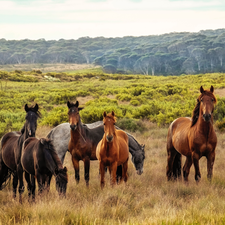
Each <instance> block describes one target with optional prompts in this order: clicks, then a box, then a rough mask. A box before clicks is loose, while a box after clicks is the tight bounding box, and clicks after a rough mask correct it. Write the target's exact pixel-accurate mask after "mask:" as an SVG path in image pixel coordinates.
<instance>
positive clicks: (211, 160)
mask: <svg viewBox="0 0 225 225" xmlns="http://www.w3.org/2000/svg"><path fill="white" fill-rule="evenodd" d="M214 161H215V151H213V152H211V154H208V155H207V178H208V180H209V181H211V180H212V174H213V164H214Z"/></svg>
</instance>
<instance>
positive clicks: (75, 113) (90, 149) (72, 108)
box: [67, 101, 102, 187]
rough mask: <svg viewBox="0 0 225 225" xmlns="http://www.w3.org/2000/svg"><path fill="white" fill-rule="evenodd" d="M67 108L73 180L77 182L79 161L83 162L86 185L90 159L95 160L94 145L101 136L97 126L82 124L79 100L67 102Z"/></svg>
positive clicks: (78, 178)
mask: <svg viewBox="0 0 225 225" xmlns="http://www.w3.org/2000/svg"><path fill="white" fill-rule="evenodd" d="M67 106H68V108H69V111H68V115H69V124H70V140H69V145H68V150H69V152H70V154H71V156H72V162H73V166H74V170H75V180H76V182H77V183H79V180H80V175H79V161H80V160H82V161H83V162H84V178H85V181H86V185H87V187H88V186H89V170H90V160H97V158H96V147H97V145H98V142H99V140H101V138H102V136H101V134H99V132H97V131H98V128H93V129H89V128H88V127H87V126H83V124H82V123H81V120H80V114H79V111H80V110H81V109H82V108H79V107H78V106H79V102H78V101H76V103H75V104H73V103H70V102H69V101H68V102H67Z"/></svg>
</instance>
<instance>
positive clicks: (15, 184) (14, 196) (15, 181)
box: [13, 174, 18, 198]
mask: <svg viewBox="0 0 225 225" xmlns="http://www.w3.org/2000/svg"><path fill="white" fill-rule="evenodd" d="M17 185H18V176H17V174H13V198H16V189H17Z"/></svg>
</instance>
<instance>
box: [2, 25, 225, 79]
mask: <svg viewBox="0 0 225 225" xmlns="http://www.w3.org/2000/svg"><path fill="white" fill-rule="evenodd" d="M224 49H225V29H218V30H203V31H200V32H198V33H189V32H182V33H169V34H163V35H150V36H141V37H132V36H127V37H123V38H104V37H97V38H89V37H82V38H79V39H77V40H73V39H71V40H64V39H60V40H58V41H55V40H51V41H46V40H45V39H39V40H28V39H25V40H10V41H8V40H5V39H0V64H1V65H5V64H22V63H25V64H33V63H42V64H43V63H44V64H46V63H76V64H94V65H99V66H102V67H103V68H104V70H105V72H108V73H127V74H145V75H149V74H150V75H180V74H197V73H207V72H225V64H224V58H225V50H224Z"/></svg>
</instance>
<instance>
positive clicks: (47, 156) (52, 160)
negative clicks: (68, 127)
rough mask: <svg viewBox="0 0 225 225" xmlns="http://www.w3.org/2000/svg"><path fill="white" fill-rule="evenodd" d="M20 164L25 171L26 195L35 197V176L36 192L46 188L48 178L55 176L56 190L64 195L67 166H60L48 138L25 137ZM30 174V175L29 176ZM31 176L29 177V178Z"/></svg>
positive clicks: (59, 161)
mask: <svg viewBox="0 0 225 225" xmlns="http://www.w3.org/2000/svg"><path fill="white" fill-rule="evenodd" d="M21 164H22V166H23V169H24V171H25V178H26V181H27V186H28V191H29V192H28V195H29V196H30V195H31V194H32V198H33V200H34V198H35V177H36V178H37V182H38V193H39V194H40V193H42V191H43V190H44V189H48V188H49V187H48V178H49V176H52V174H53V175H54V176H55V179H56V190H57V191H58V193H59V194H62V195H65V194H66V188H67V182H68V177H67V168H66V167H64V168H63V166H62V163H61V160H60V159H59V157H58V155H57V153H56V151H55V149H54V147H53V145H52V143H51V141H50V140H48V139H45V138H41V139H37V138H35V137H30V138H27V139H26V140H25V141H24V143H23V146H22V155H21ZM30 175H31V176H30ZM30 178H31V179H30Z"/></svg>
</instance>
